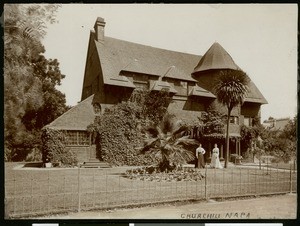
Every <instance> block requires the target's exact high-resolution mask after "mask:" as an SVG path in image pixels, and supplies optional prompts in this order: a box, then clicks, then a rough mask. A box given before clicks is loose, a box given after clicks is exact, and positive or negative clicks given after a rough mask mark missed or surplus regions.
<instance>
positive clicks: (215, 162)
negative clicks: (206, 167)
mask: <svg viewBox="0 0 300 226" xmlns="http://www.w3.org/2000/svg"><path fill="white" fill-rule="evenodd" d="M210 166H211V167H212V168H217V169H222V168H223V166H222V165H221V162H220V159H219V148H214V149H213V150H212V156H211V163H210Z"/></svg>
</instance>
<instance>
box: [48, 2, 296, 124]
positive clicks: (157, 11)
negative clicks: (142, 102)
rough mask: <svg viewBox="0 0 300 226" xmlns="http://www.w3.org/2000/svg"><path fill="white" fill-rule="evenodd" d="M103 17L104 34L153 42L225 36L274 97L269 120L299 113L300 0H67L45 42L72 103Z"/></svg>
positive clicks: (204, 45)
mask: <svg viewBox="0 0 300 226" xmlns="http://www.w3.org/2000/svg"><path fill="white" fill-rule="evenodd" d="M97 17H102V18H104V19H105V22H106V25H105V36H109V37H113V38H117V39H122V40H126V41H130V42H135V43H139V44H144V45H149V46H153V47H158V48H163V49H168V50H173V51H180V52H185V53H191V54H197V55H204V54H205V52H206V51H207V50H208V49H209V48H210V46H211V45H212V44H213V43H214V42H218V43H219V44H221V46H223V48H224V49H225V50H226V51H227V52H228V53H229V54H230V55H231V57H232V58H233V60H234V61H235V63H236V64H237V65H238V66H239V67H240V68H241V69H242V70H243V71H245V72H246V73H247V74H248V75H249V77H250V78H251V80H252V81H253V82H254V83H255V85H256V86H257V87H258V89H259V90H260V91H261V93H262V94H263V95H264V97H265V98H266V99H267V101H268V104H266V105H262V108H261V119H262V121H263V120H265V119H268V118H269V117H270V116H272V117H274V118H285V117H290V118H292V117H294V116H295V115H296V113H297V18H298V10H297V5H296V4H63V5H62V7H61V8H59V11H58V12H57V20H58V23H56V24H51V25H49V26H48V29H47V35H46V37H45V39H44V40H43V44H44V46H45V49H46V53H45V55H46V57H48V58H52V59H53V58H56V59H58V61H59V62H60V69H61V72H62V73H63V74H65V75H66V78H65V79H63V81H62V85H61V86H60V87H58V89H59V90H61V91H62V92H63V93H65V94H66V100H67V104H68V105H71V106H74V105H76V104H77V102H79V101H80V98H81V91H82V84H83V77H84V70H85V63H86V56H87V47H88V40H89V34H90V30H93V27H94V24H95V21H96V19H97ZM195 66H196V65H195Z"/></svg>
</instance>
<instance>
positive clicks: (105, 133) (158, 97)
mask: <svg viewBox="0 0 300 226" xmlns="http://www.w3.org/2000/svg"><path fill="white" fill-rule="evenodd" d="M170 101H171V99H170V96H169V94H168V93H167V92H157V93H151V92H149V91H141V90H137V91H134V93H133V94H132V96H131V98H130V99H129V100H128V101H127V102H122V103H119V104H117V105H115V106H113V107H111V108H108V109H105V111H104V113H103V114H102V115H101V116H99V117H97V118H96V119H95V121H94V123H93V124H92V125H90V126H88V131H90V132H93V134H94V137H95V139H96V150H97V157H98V158H99V159H100V160H103V161H106V162H108V163H110V164H112V165H117V166H120V165H129V166H133V165H150V164H153V163H156V161H157V160H156V159H153V157H151V156H150V155H149V154H147V155H141V154H140V152H139V151H138V148H139V147H140V146H142V144H143V140H144V136H145V135H144V133H143V131H142V130H143V128H145V127H147V126H149V125H150V124H153V123H158V122H159V121H160V119H162V118H163V116H164V115H165V114H166V112H167V106H168V104H169V103H170ZM95 133H96V134H95Z"/></svg>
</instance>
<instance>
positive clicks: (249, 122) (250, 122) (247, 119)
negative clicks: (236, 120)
mask: <svg viewBox="0 0 300 226" xmlns="http://www.w3.org/2000/svg"><path fill="white" fill-rule="evenodd" d="M244 125H245V126H249V127H251V126H253V118H251V117H248V116H244Z"/></svg>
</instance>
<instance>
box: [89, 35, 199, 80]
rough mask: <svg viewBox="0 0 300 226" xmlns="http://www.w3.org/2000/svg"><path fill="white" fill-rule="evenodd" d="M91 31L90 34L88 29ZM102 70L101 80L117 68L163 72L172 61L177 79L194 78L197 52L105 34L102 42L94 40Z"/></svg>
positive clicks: (161, 74)
mask: <svg viewBox="0 0 300 226" xmlns="http://www.w3.org/2000/svg"><path fill="white" fill-rule="evenodd" d="M91 35H94V33H93V32H91ZM94 42H95V45H96V48H97V52H98V56H99V59H100V63H101V68H102V72H103V75H104V76H103V80H104V84H108V81H109V78H110V77H115V76H118V75H120V72H121V71H130V72H136V73H141V74H150V75H156V76H160V77H162V76H164V75H165V74H166V72H167V71H168V70H169V69H170V67H172V66H173V65H176V70H177V72H176V73H175V72H174V75H176V77H177V76H179V77H180V79H182V80H183V79H184V80H187V81H194V79H193V78H192V77H191V73H192V71H193V69H194V67H195V65H196V64H197V62H199V60H200V59H201V56H199V55H193V54H187V53H181V52H176V51H171V50H165V49H160V48H155V47H152V46H146V45H142V44H137V43H132V42H128V41H123V40H119V39H115V38H110V37H105V40H104V42H103V43H102V42H98V41H96V40H95V41H94Z"/></svg>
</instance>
